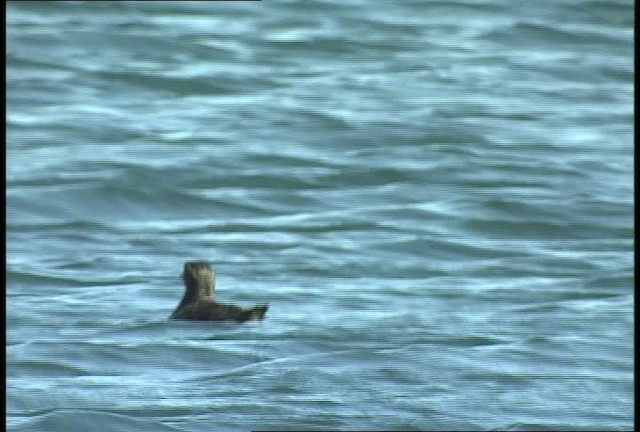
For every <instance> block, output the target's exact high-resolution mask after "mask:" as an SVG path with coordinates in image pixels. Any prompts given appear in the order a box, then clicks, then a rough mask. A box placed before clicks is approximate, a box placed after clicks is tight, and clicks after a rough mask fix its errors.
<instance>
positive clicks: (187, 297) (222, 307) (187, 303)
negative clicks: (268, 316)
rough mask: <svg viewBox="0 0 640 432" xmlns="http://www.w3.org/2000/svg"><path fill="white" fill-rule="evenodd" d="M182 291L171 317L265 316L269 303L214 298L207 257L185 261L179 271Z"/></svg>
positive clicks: (238, 318) (250, 318)
mask: <svg viewBox="0 0 640 432" xmlns="http://www.w3.org/2000/svg"><path fill="white" fill-rule="evenodd" d="M182 279H183V281H184V287H185V292H184V296H183V297H182V301H181V302H180V304H179V305H178V307H177V308H176V309H175V310H174V311H173V313H172V314H171V317H170V318H171V319H176V320H199V321H227V320H232V321H237V322H245V321H254V320H262V319H264V315H265V313H266V312H267V309H268V308H269V305H258V306H255V307H253V308H251V309H243V308H241V307H239V306H235V305H230V304H224V303H218V302H216V301H215V300H214V299H213V290H214V287H215V284H216V282H215V272H214V271H213V268H211V266H210V265H209V264H208V263H207V262H206V261H187V262H186V263H184V271H183V272H182Z"/></svg>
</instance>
